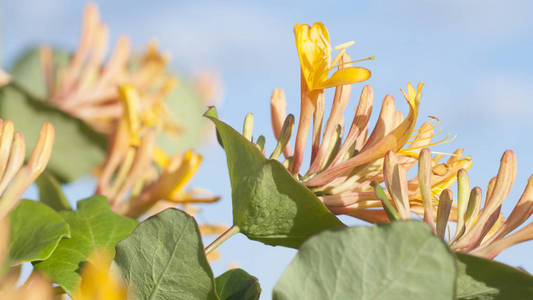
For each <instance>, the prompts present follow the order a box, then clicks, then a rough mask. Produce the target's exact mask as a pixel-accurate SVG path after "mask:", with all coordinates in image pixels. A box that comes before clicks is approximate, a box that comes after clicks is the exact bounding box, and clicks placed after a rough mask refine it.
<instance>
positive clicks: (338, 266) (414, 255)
mask: <svg viewBox="0 0 533 300" xmlns="http://www.w3.org/2000/svg"><path fill="white" fill-rule="evenodd" d="M455 276H456V265H455V258H454V256H453V254H451V252H450V251H449V249H448V247H447V246H446V245H445V244H444V243H443V242H442V241H441V240H440V239H439V238H437V237H435V236H434V235H433V233H432V230H431V228H430V227H429V226H427V225H426V224H425V223H422V222H419V221H398V222H393V223H392V224H383V225H377V226H373V227H366V226H356V227H349V228H345V229H341V230H328V231H325V232H323V233H321V234H319V235H317V236H315V237H312V238H311V239H309V240H308V241H307V242H306V243H304V244H303V245H302V247H301V248H300V251H298V254H297V255H296V258H295V259H294V260H293V261H292V262H291V263H290V264H289V266H288V267H287V269H286V270H285V272H284V273H283V275H282V276H281V278H280V280H279V281H278V283H277V284H276V286H275V287H274V293H273V299H308V300H312V299H330V300H334V299H375V300H377V299H410V300H411V299H446V300H448V299H454V294H455Z"/></svg>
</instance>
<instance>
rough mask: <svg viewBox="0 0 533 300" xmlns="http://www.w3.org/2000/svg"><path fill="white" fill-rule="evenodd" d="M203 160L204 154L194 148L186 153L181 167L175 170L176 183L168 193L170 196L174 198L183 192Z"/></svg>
mask: <svg viewBox="0 0 533 300" xmlns="http://www.w3.org/2000/svg"><path fill="white" fill-rule="evenodd" d="M201 162H202V156H201V155H200V154H197V153H194V152H193V151H192V150H189V151H187V152H186V153H185V155H184V157H183V160H182V161H181V164H180V166H179V168H178V169H177V170H176V171H175V175H174V178H175V182H176V184H175V185H174V188H173V189H172V191H171V192H170V193H169V194H168V198H174V197H176V196H178V195H179V194H180V193H181V190H182V189H183V187H184V186H185V184H186V183H187V182H189V181H190V180H191V178H192V176H193V175H194V174H195V173H196V171H197V170H198V168H199V167H200V163H201Z"/></svg>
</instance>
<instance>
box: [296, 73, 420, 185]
mask: <svg viewBox="0 0 533 300" xmlns="http://www.w3.org/2000/svg"><path fill="white" fill-rule="evenodd" d="M422 86H423V83H419V84H418V88H417V91H416V92H414V88H413V86H412V85H411V84H409V85H408V87H407V91H408V93H407V94H405V93H404V95H405V99H406V100H407V103H408V104H409V115H407V118H405V120H403V122H402V123H401V124H400V125H399V126H398V127H396V128H395V129H394V130H393V131H391V132H390V133H389V134H387V135H386V136H385V137H383V138H382V139H380V140H379V141H378V142H376V143H375V144H372V145H370V146H367V145H365V147H363V149H361V152H359V154H357V155H356V156H355V157H353V158H351V159H349V160H347V161H345V162H342V163H340V164H338V165H337V166H335V167H333V168H330V169H328V170H326V171H324V172H322V173H320V174H318V175H317V176H315V177H313V178H311V179H310V180H308V181H307V182H306V185H307V186H320V185H324V184H327V183H329V182H331V181H332V180H334V179H335V178H337V177H338V176H341V175H345V173H346V172H349V171H350V170H352V169H353V168H355V167H357V166H361V165H363V164H366V163H369V162H372V161H374V160H376V159H378V158H381V157H384V156H385V154H386V153H387V152H388V151H398V150H400V149H401V148H402V147H403V146H404V145H405V144H406V142H407V141H408V139H409V137H410V136H411V133H412V132H413V129H414V127H415V125H416V119H417V117H418V108H419V104H420V98H421V97H422Z"/></svg>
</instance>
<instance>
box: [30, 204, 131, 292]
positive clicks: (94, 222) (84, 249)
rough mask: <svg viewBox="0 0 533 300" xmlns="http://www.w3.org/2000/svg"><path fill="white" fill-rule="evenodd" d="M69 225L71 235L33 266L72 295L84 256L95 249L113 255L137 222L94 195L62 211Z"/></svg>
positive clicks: (85, 257)
mask: <svg viewBox="0 0 533 300" xmlns="http://www.w3.org/2000/svg"><path fill="white" fill-rule="evenodd" d="M60 214H61V216H63V218H64V219H65V220H66V221H67V223H68V224H69V225H70V230H71V234H72V238H70V239H63V240H61V242H60V243H59V245H58V246H57V249H56V251H54V253H53V254H52V256H50V258H48V259H47V260H45V261H43V262H38V263H35V264H34V268H35V269H36V270H38V271H40V272H43V273H44V274H45V275H46V276H47V277H48V278H49V279H50V280H51V281H52V282H54V283H57V284H59V285H60V286H61V287H62V288H63V289H64V290H65V291H66V292H67V293H69V294H71V293H72V291H73V290H74V288H75V287H76V286H77V285H78V284H79V282H80V279H81V278H80V275H79V274H80V271H81V267H82V265H83V263H84V262H85V261H86V260H87V257H88V256H89V255H90V254H91V253H92V252H93V251H94V250H96V249H97V248H98V249H104V250H107V251H109V253H111V254H112V255H114V248H115V246H116V244H117V243H118V242H119V241H120V240H122V239H123V238H125V237H126V236H128V234H130V233H131V231H132V230H133V229H134V228H135V226H136V225H137V223H138V222H137V221H136V220H133V219H129V218H126V217H122V216H119V215H117V214H115V213H114V212H112V211H111V209H110V208H109V204H108V203H107V199H106V198H105V197H103V196H93V197H91V198H88V199H84V200H81V201H79V202H78V210H76V211H61V212H60Z"/></svg>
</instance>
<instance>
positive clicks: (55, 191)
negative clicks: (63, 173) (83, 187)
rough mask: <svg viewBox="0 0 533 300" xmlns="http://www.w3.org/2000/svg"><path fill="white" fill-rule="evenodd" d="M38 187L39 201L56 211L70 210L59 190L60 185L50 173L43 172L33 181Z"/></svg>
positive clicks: (61, 191)
mask: <svg viewBox="0 0 533 300" xmlns="http://www.w3.org/2000/svg"><path fill="white" fill-rule="evenodd" d="M35 183H36V184H37V187H38V188H39V201H41V202H42V203H44V204H46V205H48V206H50V207H51V208H53V209H54V210H56V211H61V210H71V209H72V208H71V207H70V204H69V203H68V201H67V198H66V197H65V194H63V190H61V185H60V184H59V182H58V181H57V180H56V179H55V178H54V176H53V175H52V174H49V173H48V172H44V173H42V174H41V176H39V178H37V180H36V181H35Z"/></svg>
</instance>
